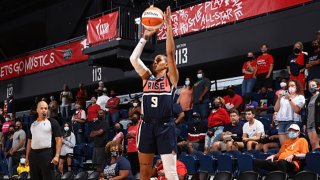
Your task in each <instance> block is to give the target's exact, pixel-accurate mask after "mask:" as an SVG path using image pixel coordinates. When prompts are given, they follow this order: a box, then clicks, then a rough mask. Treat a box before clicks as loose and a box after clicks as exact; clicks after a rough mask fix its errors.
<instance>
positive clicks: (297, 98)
mask: <svg viewBox="0 0 320 180" xmlns="http://www.w3.org/2000/svg"><path fill="white" fill-rule="evenodd" d="M288 87H289V88H288V92H286V93H283V94H279V95H278V99H277V101H276V104H275V106H274V111H276V112H278V113H277V117H276V120H277V121H278V122H279V129H278V134H279V140H280V144H282V143H283V142H284V140H286V139H287V135H286V134H287V129H288V127H289V126H290V125H291V124H293V123H297V124H301V115H300V112H301V108H302V107H303V106H304V104H305V98H304V96H303V89H302V87H301V84H300V83H299V82H298V81H297V80H290V81H289V83H288Z"/></svg>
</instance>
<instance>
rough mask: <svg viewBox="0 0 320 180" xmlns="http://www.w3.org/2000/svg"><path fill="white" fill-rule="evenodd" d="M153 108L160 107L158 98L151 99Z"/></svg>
mask: <svg viewBox="0 0 320 180" xmlns="http://www.w3.org/2000/svg"><path fill="white" fill-rule="evenodd" d="M151 107H153V108H156V107H158V97H151Z"/></svg>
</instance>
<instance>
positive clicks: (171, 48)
mask: <svg viewBox="0 0 320 180" xmlns="http://www.w3.org/2000/svg"><path fill="white" fill-rule="evenodd" d="M164 22H165V23H166V25H167V39H166V53H167V58H168V59H167V61H168V69H169V78H170V82H171V83H172V84H173V85H174V86H175V87H177V84H178V81H179V73H178V69H177V65H176V60H175V44H174V39H173V32H172V25H171V10H170V6H168V7H167V10H166V13H165V16H164Z"/></svg>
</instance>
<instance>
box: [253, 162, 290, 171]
mask: <svg viewBox="0 0 320 180" xmlns="http://www.w3.org/2000/svg"><path fill="white" fill-rule="evenodd" d="M254 168H255V171H258V170H261V169H263V170H267V171H282V172H285V173H291V172H294V169H295V168H296V165H294V164H293V163H292V162H291V163H290V162H288V161H286V160H283V159H282V160H279V161H273V162H271V161H268V160H260V159H256V160H254Z"/></svg>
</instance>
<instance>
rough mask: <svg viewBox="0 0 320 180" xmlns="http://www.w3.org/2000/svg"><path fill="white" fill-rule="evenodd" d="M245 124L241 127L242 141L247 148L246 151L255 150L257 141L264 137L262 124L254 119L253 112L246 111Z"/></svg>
mask: <svg viewBox="0 0 320 180" xmlns="http://www.w3.org/2000/svg"><path fill="white" fill-rule="evenodd" d="M245 112H246V119H247V121H248V122H246V123H245V124H244V125H243V128H242V130H243V135H242V141H243V143H244V145H245V146H246V147H247V150H252V149H255V146H256V145H257V144H258V141H259V140H260V139H261V137H262V136H263V135H264V126H263V124H262V123H261V122H260V121H259V120H257V119H255V118H254V117H255V110H253V109H246V110H245Z"/></svg>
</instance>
